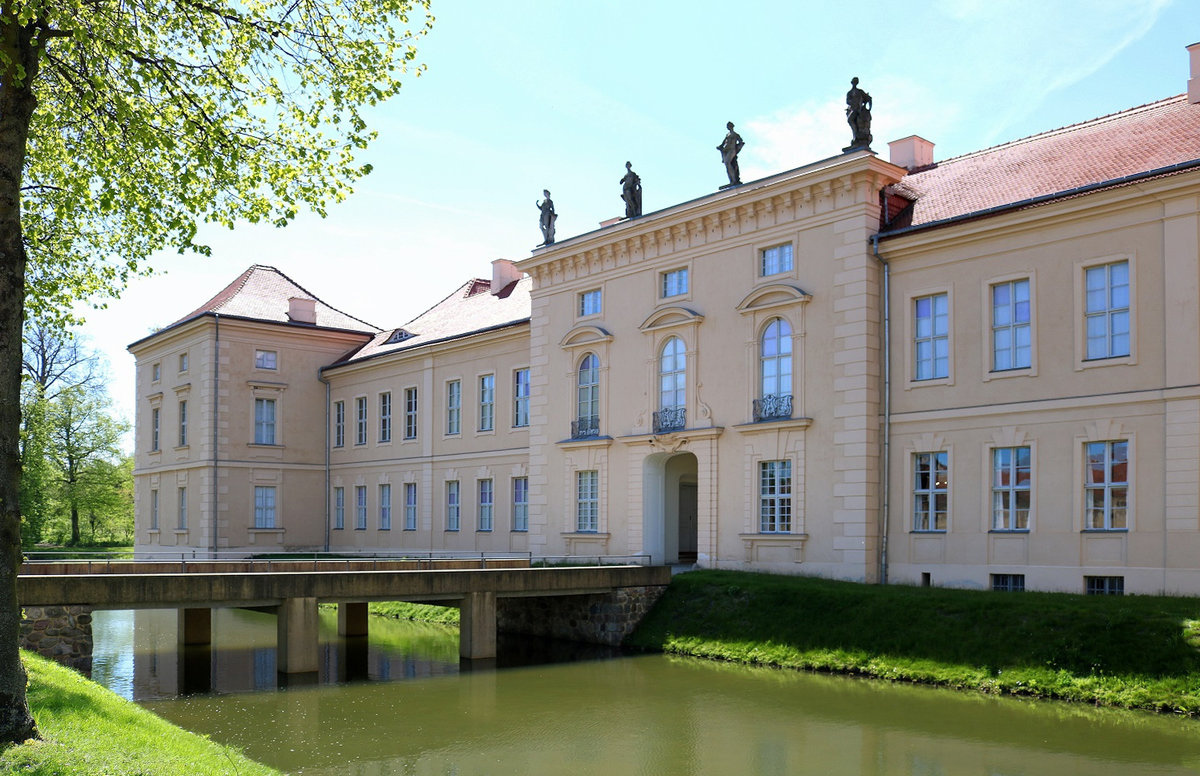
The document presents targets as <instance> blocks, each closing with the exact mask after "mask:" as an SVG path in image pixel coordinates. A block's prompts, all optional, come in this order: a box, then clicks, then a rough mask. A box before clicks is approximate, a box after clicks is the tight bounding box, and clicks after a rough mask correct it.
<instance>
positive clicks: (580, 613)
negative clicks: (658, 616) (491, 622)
mask: <svg viewBox="0 0 1200 776" xmlns="http://www.w3.org/2000/svg"><path fill="white" fill-rule="evenodd" d="M666 589H667V588H666V587H665V586H662V585H653V586H644V587H622V588H618V589H617V590H615V591H613V592H612V593H600V594H595V595H572V596H546V597H538V598H501V599H499V600H498V601H497V602H496V627H497V630H499V631H500V632H502V633H523V634H527V635H530V636H545V637H549V638H555V639H566V640H568V641H582V642H585V643H588V644H607V645H609V646H613V647H615V646H618V645H620V644H621V642H622V641H624V640H625V637H626V636H628V635H629V634H630V633H632V632H633V629H634V628H636V627H637V625H638V623H640V622H641V621H642V618H643V617H645V616H646V613H647V612H649V611H650V609H651V607H653V606H654V604H655V603H656V602H657V601H658V599H659V597H660V596H661V595H662V594H663V592H664V591H665V590H666Z"/></svg>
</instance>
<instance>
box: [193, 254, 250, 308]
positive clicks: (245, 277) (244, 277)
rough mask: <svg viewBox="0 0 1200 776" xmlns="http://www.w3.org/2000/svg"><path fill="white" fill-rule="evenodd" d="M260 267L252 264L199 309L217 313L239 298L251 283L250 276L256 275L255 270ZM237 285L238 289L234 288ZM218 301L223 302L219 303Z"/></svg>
mask: <svg viewBox="0 0 1200 776" xmlns="http://www.w3.org/2000/svg"><path fill="white" fill-rule="evenodd" d="M258 266H259V265H257V264H251V265H250V266H249V267H247V268H246V269H245V270H244V271H243V272H242V274H241V275H239V276H238V277H237V279H235V280H234V281H233V282H232V283H230V284H229V285H227V286H225V287H224V288H222V289H221V290H220V291H218V292H217V293H216V295H215V296H213V297H211V298H210V299H209V300H208V301H207V302H205V303H204V304H202V305H200V308H199V309H200V310H204V311H206V312H210V313H215V312H216V311H217V310H220V309H221V308H222V307H224V306H225V305H227V304H229V303H230V302H231V301H233V298H234V297H235V296H237V295H238V294H239V293H240V292H241V290H242V289H243V288H245V287H246V283H247V282H249V280H250V276H251V275H253V274H254V270H255V269H257V268H258ZM235 285H236V286H237V288H233V287H234V286H235ZM231 288H233V290H232V291H230V289H231ZM226 291H229V293H228V294H226V293H225V292H226ZM218 299H220V300H221V301H219V302H217V300H218ZM213 302H216V304H212V303H213Z"/></svg>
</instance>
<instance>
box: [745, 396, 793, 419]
mask: <svg viewBox="0 0 1200 776" xmlns="http://www.w3.org/2000/svg"><path fill="white" fill-rule="evenodd" d="M790 417H792V397H791V394H788V395H786V396H774V395H771V396H764V397H762V398H761V399H755V400H754V420H755V422H758V421H760V420H786V419H787V418H790Z"/></svg>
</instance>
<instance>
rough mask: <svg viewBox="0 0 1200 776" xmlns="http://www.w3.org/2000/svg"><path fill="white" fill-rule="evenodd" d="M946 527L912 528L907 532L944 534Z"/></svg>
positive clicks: (923, 534) (926, 534)
mask: <svg viewBox="0 0 1200 776" xmlns="http://www.w3.org/2000/svg"><path fill="white" fill-rule="evenodd" d="M946 532H947V529H945V528H914V529H912V530H911V531H909V533H911V534H916V535H917V536H930V535H932V536H945V535H946Z"/></svg>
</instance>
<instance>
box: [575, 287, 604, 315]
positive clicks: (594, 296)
mask: <svg viewBox="0 0 1200 776" xmlns="http://www.w3.org/2000/svg"><path fill="white" fill-rule="evenodd" d="M600 307H601V303H600V289H598V288H593V289H592V290H590V291H584V292H583V293H581V294H580V295H579V317H581V318H582V317H583V316H585V315H599V314H600Z"/></svg>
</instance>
